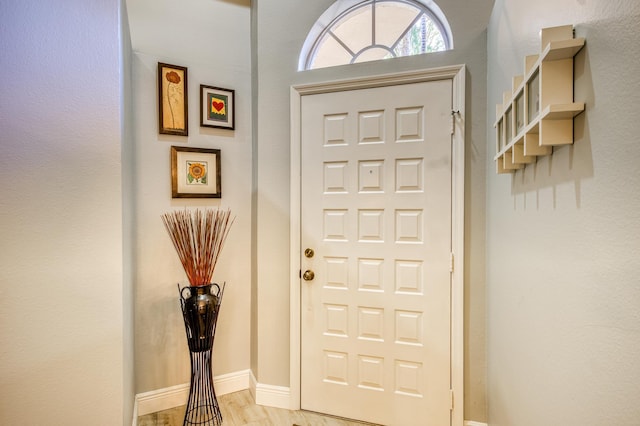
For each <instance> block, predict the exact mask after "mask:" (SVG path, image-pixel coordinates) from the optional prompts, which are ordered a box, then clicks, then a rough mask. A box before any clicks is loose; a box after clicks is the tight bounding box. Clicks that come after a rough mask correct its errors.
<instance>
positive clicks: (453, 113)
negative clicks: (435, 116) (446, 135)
mask: <svg viewBox="0 0 640 426" xmlns="http://www.w3.org/2000/svg"><path fill="white" fill-rule="evenodd" d="M457 114H460V111H453V110H452V111H451V134H452V135H453V134H455V133H456V115H457Z"/></svg>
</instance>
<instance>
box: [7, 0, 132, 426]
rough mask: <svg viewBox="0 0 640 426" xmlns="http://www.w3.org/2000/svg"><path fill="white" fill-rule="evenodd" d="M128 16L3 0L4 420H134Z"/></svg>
mask: <svg viewBox="0 0 640 426" xmlns="http://www.w3.org/2000/svg"><path fill="white" fill-rule="evenodd" d="M120 19H121V15H120V2H119V1H117V0H111V1H107V0H101V1H92V2H86V1H80V0H67V1H52V2H42V1H36V0H9V1H3V2H2V4H1V5H0V52H2V54H0V65H1V68H2V75H3V78H2V96H0V128H1V129H2V132H1V133H0V139H1V141H2V142H1V143H0V146H1V149H2V153H1V154H0V181H1V182H2V185H0V235H1V238H0V342H1V343H0V345H1V349H0V424H3V425H33V426H35V425H81V424H86V422H87V419H92V420H91V422H92V424H95V425H104V426H113V425H117V424H122V423H123V422H125V421H129V422H130V421H131V412H132V403H133V394H132V377H131V373H130V372H131V365H132V360H131V351H130V345H129V346H128V347H127V345H128V344H127V343H126V342H128V341H130V337H131V334H132V333H131V322H130V321H126V322H125V318H126V317H127V316H129V317H130V314H131V309H130V302H131V297H130V295H131V289H130V280H127V279H125V278H124V274H125V268H126V264H125V263H123V244H124V243H125V242H126V241H128V237H126V236H125V237H123V229H124V226H123V210H126V208H124V207H123V189H122V169H123V163H122V158H121V155H122V144H126V143H127V139H126V136H125V135H124V134H125V130H124V129H125V127H126V123H125V121H126V119H127V118H126V115H127V113H128V112H130V111H128V110H125V108H123V105H124V104H125V102H126V98H127V96H126V95H124V94H123V91H124V88H125V87H127V86H128V85H129V83H130V82H129V81H128V72H127V70H126V66H127V64H126V63H125V62H124V61H123V58H122V54H123V53H122V52H126V51H127V49H128V47H127V40H126V22H125V23H123V27H122V28H120V24H121V22H120ZM121 33H122V34H123V35H124V38H125V39H124V40H121V39H120V35H121ZM121 49H122V52H121Z"/></svg>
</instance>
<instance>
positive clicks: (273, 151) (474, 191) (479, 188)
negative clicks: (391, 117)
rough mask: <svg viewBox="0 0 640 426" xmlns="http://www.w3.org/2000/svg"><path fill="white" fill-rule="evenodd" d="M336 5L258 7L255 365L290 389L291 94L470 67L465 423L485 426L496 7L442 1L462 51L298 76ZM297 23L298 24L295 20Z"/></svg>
mask: <svg viewBox="0 0 640 426" xmlns="http://www.w3.org/2000/svg"><path fill="white" fill-rule="evenodd" d="M332 3H333V1H332V0H322V1H313V2H300V1H297V0H270V1H269V0H265V1H260V2H253V5H252V8H253V13H254V24H253V25H254V31H255V32H256V33H255V38H256V41H257V43H256V45H254V46H253V49H254V55H255V59H256V60H257V64H254V66H257V68H256V69H255V70H254V75H253V79H254V85H255V86H254V90H255V91H256V96H257V98H256V97H254V102H257V106H256V116H255V117H254V119H255V120H257V121H256V123H255V125H256V127H255V133H254V135H253V138H254V145H255V147H254V156H256V161H257V168H256V170H254V172H255V173H256V174H257V176H256V178H255V190H256V191H257V196H256V206H255V208H256V224H257V232H256V235H255V245H256V257H257V258H256V259H255V262H256V268H255V271H254V274H255V275H254V280H253V289H254V293H255V300H256V303H255V306H254V309H257V311H256V312H257V316H256V318H255V319H254V322H253V324H254V329H253V332H252V345H253V347H254V348H256V349H255V351H256V352H255V353H254V359H252V366H253V369H254V373H255V374H256V375H257V378H258V381H259V382H260V383H264V384H270V385H277V386H285V387H286V386H289V385H290V383H289V338H290V336H289V274H290V268H297V265H290V262H289V220H290V217H289V215H290V213H289V202H290V201H289V200H290V198H289V184H290V181H289V164H290V163H289V162H290V155H289V144H290V135H289V88H290V86H291V85H294V84H301V83H309V82H320V81H327V80H332V79H344V78H349V77H357V76H362V75H374V74H382V73H389V72H394V71H406V70H413V69H420V68H432V67H438V66H443V65H450V64H466V65H467V76H466V77H467V87H466V91H467V92H466V93H467V120H468V122H467V129H466V131H467V158H466V186H467V193H466V198H465V202H466V220H465V222H466V223H465V224H466V240H467V241H466V246H465V247H466V253H465V254H466V265H465V268H466V273H465V296H466V306H465V327H466V333H465V350H466V356H465V369H466V378H465V395H466V400H465V418H467V419H471V420H478V421H482V420H484V419H485V418H486V407H485V396H484V394H485V392H484V391H485V347H484V338H485V328H484V318H485V308H484V306H485V304H484V277H485V268H484V264H485V260H484V244H485V234H484V232H485V231H484V230H485V216H484V206H485V192H484V185H485V161H486V159H485V154H486V122H487V115H486V98H485V96H486V32H485V28H486V25H487V22H488V18H489V14H490V12H491V7H492V5H493V1H492V0H483V1H474V2H460V1H457V0H440V1H438V2H437V3H438V5H439V6H440V8H441V9H442V10H443V12H444V13H445V15H446V16H447V17H448V19H449V22H450V24H451V28H452V31H453V34H454V44H455V50H453V51H450V52H445V53H438V54H431V55H422V56H418V57H408V58H400V59H396V60H393V61H381V62H375V63H366V64H358V65H351V66H343V67H335V68H329V69H320V70H314V71H308V72H297V71H296V70H297V64H298V54H299V52H300V49H301V47H302V43H303V42H304V39H305V37H306V35H307V32H308V31H309V29H310V28H311V26H312V25H313V23H314V22H315V19H317V18H318V17H319V16H320V15H321V14H322V12H324V10H325V9H326V8H327V7H328V6H330V5H331V4H332ZM292 17H295V19H292Z"/></svg>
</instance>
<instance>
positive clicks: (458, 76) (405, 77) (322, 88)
mask: <svg viewBox="0 0 640 426" xmlns="http://www.w3.org/2000/svg"><path fill="white" fill-rule="evenodd" d="M465 73H466V68H465V66H464V65H453V66H447V67H440V68H432V69H426V70H419V71H411V72H403V73H393V74H384V75H378V76H370V77H362V78H356V79H348V80H337V81H330V82H325V83H312V84H304V85H296V86H292V87H291V92H290V104H291V117H290V127H291V150H290V153H291V164H290V170H291V176H290V182H291V188H290V194H291V206H290V208H291V209H290V219H291V222H290V243H289V246H290V250H289V252H290V265H291V266H290V280H289V281H290V299H289V300H290V302H289V320H290V321H289V323H290V346H289V347H290V372H289V386H290V389H289V392H290V393H289V396H290V409H292V410H298V409H300V391H301V389H300V367H301V364H300V362H301V359H300V347H301V336H300V332H301V324H300V318H301V315H300V257H301V254H302V249H301V244H300V236H301V230H300V212H301V184H302V182H301V128H300V120H301V108H302V107H301V105H302V104H301V100H302V96H306V95H315V94H319V93H329V92H338V91H345V90H355V89H369V88H374V87H383V86H393V85H400V84H410V83H421V82H425V81H433V80H449V79H450V80H452V85H453V87H452V89H453V94H452V106H453V108H452V112H451V116H452V132H453V134H452V136H451V144H452V151H451V152H452V176H451V203H452V206H451V214H452V218H451V241H452V248H451V249H452V259H451V262H452V263H451V266H452V268H451V269H452V272H451V390H452V394H451V395H452V410H451V425H452V426H462V425H463V422H464V163H465V161H464V159H465Z"/></svg>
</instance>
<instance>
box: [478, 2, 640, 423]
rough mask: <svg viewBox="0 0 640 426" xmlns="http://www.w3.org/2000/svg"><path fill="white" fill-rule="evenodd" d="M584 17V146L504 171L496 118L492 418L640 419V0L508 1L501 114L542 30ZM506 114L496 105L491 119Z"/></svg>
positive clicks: (492, 58) (498, 78) (493, 41)
mask: <svg viewBox="0 0 640 426" xmlns="http://www.w3.org/2000/svg"><path fill="white" fill-rule="evenodd" d="M566 24H573V25H574V26H575V32H576V36H577V37H585V38H586V40H587V43H586V46H585V48H584V49H583V50H582V51H581V52H580V53H579V54H578V56H577V57H576V60H575V99H576V101H580V102H585V103H586V111H585V112H584V113H583V114H581V115H580V116H578V117H577V118H576V119H575V121H574V129H575V143H574V145H573V146H565V147H561V148H554V153H553V156H552V157H546V158H541V159H539V161H538V163H537V164H535V165H532V166H529V167H527V168H526V169H525V170H524V171H519V172H517V173H516V174H515V175H513V176H510V175H496V174H495V173H493V172H492V170H494V167H495V166H494V164H493V161H491V160H490V159H491V158H492V157H493V155H494V150H495V148H494V140H495V136H494V135H495V134H494V129H493V128H491V127H490V126H488V128H489V131H488V138H487V140H488V153H489V155H488V156H487V157H488V158H489V160H488V166H487V167H488V170H490V172H488V173H487V177H488V179H487V193H488V197H487V314H488V325H487V333H488V343H487V352H488V354H487V358H488V361H489V362H488V405H489V423H490V424H491V426H511V425H518V426H533V425H583V426H586V425H593V426H596V425H621V426H622V425H636V424H638V419H639V418H640V407H639V406H638V403H637V395H638V392H639V391H640V364H638V359H640V326H639V324H640V313H639V310H638V306H640V286H639V285H638V273H639V272H640V261H639V260H638V256H639V255H640V221H638V210H639V209H640V172H639V169H638V164H639V162H640V145H639V144H638V135H639V134H640V121H639V120H638V109H637V93H638V90H639V89H640V78H639V77H638V75H640V61H639V60H638V57H639V56H640V47H639V46H640V34H639V33H638V28H639V27H640V3H638V2H637V1H604V0H601V1H589V0H576V1H553V0H541V1H538V2H531V1H526V0H508V1H507V0H496V4H495V8H494V11H493V15H492V17H491V24H490V27H489V31H488V65H489V66H488V76H489V79H488V99H489V102H488V107H487V109H488V110H489V111H494V109H495V104H496V103H498V102H501V96H502V92H503V91H505V90H509V89H510V87H511V77H512V76H514V75H517V74H522V72H523V71H522V64H523V57H524V56H525V55H529V54H534V53H538V52H539V50H540V46H539V41H538V34H539V31H540V29H541V28H544V27H551V26H556V25H566ZM494 120H495V117H494V116H493V115H492V114H489V116H488V117H487V122H488V123H491V124H492V123H493V122H494Z"/></svg>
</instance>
